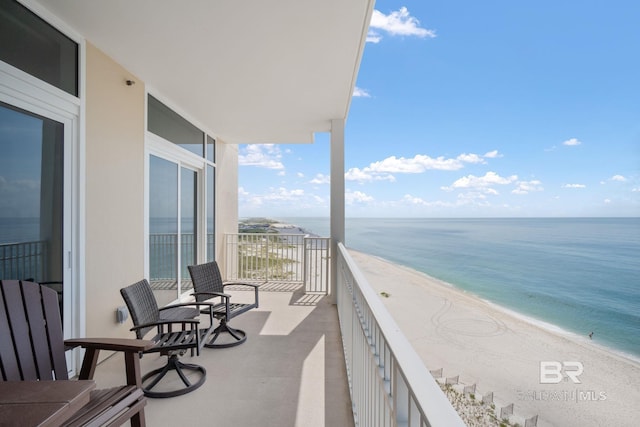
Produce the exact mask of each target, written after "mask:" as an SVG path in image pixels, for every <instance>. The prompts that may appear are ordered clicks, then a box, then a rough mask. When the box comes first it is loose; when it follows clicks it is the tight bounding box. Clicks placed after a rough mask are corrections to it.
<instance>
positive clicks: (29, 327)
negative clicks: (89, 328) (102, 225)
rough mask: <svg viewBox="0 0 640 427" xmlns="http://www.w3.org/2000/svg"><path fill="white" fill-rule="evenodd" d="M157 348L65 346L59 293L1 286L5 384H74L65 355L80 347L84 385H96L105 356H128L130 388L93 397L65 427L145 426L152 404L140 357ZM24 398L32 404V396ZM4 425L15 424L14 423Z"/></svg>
mask: <svg viewBox="0 0 640 427" xmlns="http://www.w3.org/2000/svg"><path fill="white" fill-rule="evenodd" d="M152 345H153V344H152V343H151V342H150V341H143V340H137V339H114V338H100V339H72V340H66V341H65V340H63V335H62V323H61V318H60V310H59V305H58V295H57V293H56V291H54V290H52V289H50V288H48V287H45V286H41V285H39V284H37V283H34V282H28V281H18V280H1V281H0V367H1V368H2V369H1V372H2V381H42V383H35V386H36V387H37V386H38V385H40V384H41V385H42V387H45V388H46V387H47V384H46V382H48V381H53V380H56V381H69V376H68V371H67V363H66V359H65V354H64V353H65V350H67V349H72V348H75V347H82V348H84V349H85V356H84V359H83V363H82V368H81V370H80V373H79V379H80V380H87V379H93V374H94V372H95V368H96V363H97V361H98V354H99V352H100V350H107V351H119V352H123V353H124V359H125V370H126V382H127V384H126V385H123V386H120V387H115V388H111V389H107V390H94V391H92V392H91V395H90V400H89V403H88V404H86V405H85V406H82V407H81V408H79V409H78V410H77V411H75V412H73V415H71V418H69V419H68V420H67V421H65V425H82V426H84V425H104V424H107V423H109V422H110V423H113V424H109V425H121V424H123V423H125V422H126V421H127V420H129V419H130V420H131V425H132V426H135V427H139V426H144V425H145V417H144V406H145V405H146V403H147V401H146V398H145V396H144V394H143V392H142V390H141V379H140V360H139V353H140V352H142V351H145V350H147V349H148V348H150V347H151V346H152ZM21 398H24V399H25V400H26V401H27V402H28V401H29V397H28V396H22V397H21ZM29 411H37V410H36V409H35V408H30V409H29ZM29 416H34V417H36V416H35V415H34V414H29ZM25 417H26V416H25ZM4 421H5V422H9V423H10V424H11V421H10V420H4ZM23 421H24V420H23ZM25 422H26V421H25ZM92 423H96V424H92ZM0 424H3V425H4V423H0Z"/></svg>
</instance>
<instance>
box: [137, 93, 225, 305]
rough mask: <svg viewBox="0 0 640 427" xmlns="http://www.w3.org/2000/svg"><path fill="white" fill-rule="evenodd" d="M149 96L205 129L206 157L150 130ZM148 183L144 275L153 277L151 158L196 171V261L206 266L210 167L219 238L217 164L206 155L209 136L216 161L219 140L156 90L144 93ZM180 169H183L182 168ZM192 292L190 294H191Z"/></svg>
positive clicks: (183, 295) (146, 189)
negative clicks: (150, 220)
mask: <svg viewBox="0 0 640 427" xmlns="http://www.w3.org/2000/svg"><path fill="white" fill-rule="evenodd" d="M149 95H151V96H153V97H154V98H155V99H156V100H158V101H160V102H161V103H163V104H164V105H165V106H166V107H168V108H170V109H171V110H173V111H174V112H175V113H176V114H178V115H179V116H181V117H182V118H183V119H185V120H187V121H188V122H190V123H191V124H192V125H193V126H195V127H197V128H198V129H200V130H202V132H203V141H202V143H203V156H199V155H197V154H195V153H193V152H191V151H189V150H187V149H185V148H182V147H181V146H180V145H178V144H176V143H174V142H172V141H169V140H166V139H165V138H163V137H162V136H159V135H157V134H155V133H153V132H151V131H150V130H149V129H148V123H149V118H148V114H149V109H148V100H149ZM144 126H145V155H144V158H145V165H144V170H145V181H144V197H145V206H144V234H145V238H144V245H145V247H144V263H145V265H144V271H145V276H146V277H147V278H149V277H150V258H149V257H150V253H149V252H150V251H149V239H150V238H149V225H150V224H149V213H150V212H149V211H150V207H149V196H150V192H149V184H150V156H156V157H160V158H162V159H164V160H167V161H169V162H172V163H176V164H177V165H178V167H179V168H182V167H184V168H187V169H190V170H193V171H195V172H196V173H197V179H196V180H197V216H198V222H197V235H196V240H197V248H196V252H197V254H196V256H197V259H196V262H197V263H198V264H200V263H204V262H206V261H207V257H208V253H207V252H208V251H207V231H208V230H207V217H206V215H207V195H208V180H207V174H208V166H211V167H213V175H214V180H213V182H214V188H213V209H214V224H213V227H214V230H213V233H214V236H215V235H216V230H217V224H216V218H217V215H216V211H217V207H216V176H215V175H216V163H215V162H212V161H209V160H207V159H206V155H207V150H206V148H207V145H206V144H207V137H210V138H213V140H214V146H213V150H214V158H215V141H216V137H215V135H213V134H212V133H210V132H207V130H206V129H204V128H203V127H202V126H200V125H199V124H198V123H197V122H196V121H194V120H192V119H191V118H190V117H189V116H188V115H186V114H184V113H183V112H181V111H180V110H179V109H177V108H174V106H173V105H171V104H170V103H167V102H166V100H165V99H163V98H162V96H160V95H158V92H157V91H153V89H150V88H147V90H146V92H145V123H144ZM179 170H180V169H179ZM215 250H216V248H215V237H214V245H213V259H215ZM188 293H189V292H187V294H188ZM185 296H186V294H185V293H183V294H181V295H178V299H180V298H183V297H185Z"/></svg>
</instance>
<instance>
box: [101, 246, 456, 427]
mask: <svg viewBox="0 0 640 427" xmlns="http://www.w3.org/2000/svg"><path fill="white" fill-rule="evenodd" d="M238 238H239V239H242V236H233V237H232V238H231V239H230V240H229V241H231V242H237V240H235V239H238ZM257 240H260V241H262V242H266V241H265V240H261V239H257ZM267 240H271V243H274V241H275V240H277V239H267ZM288 243H291V242H288ZM324 243H325V244H323V245H319V246H324V248H325V250H327V251H328V248H329V245H327V244H326V243H327V242H324ZM252 244H253V243H252ZM287 246H288V248H289V249H292V247H291V245H290V244H287ZM229 247H230V248H233V250H232V253H233V254H237V253H238V252H237V249H238V245H236V244H235V243H234V244H231V245H230V246H229ZM311 247H315V243H314V244H313V245H311ZM256 249H257V248H255V247H253V249H251V250H252V251H253V250H256ZM258 252H259V253H265V252H264V251H263V250H262V249H260V250H259V251H258ZM267 252H268V251H267ZM276 252H277V251H276ZM325 254H326V255H323V256H321V258H324V259H325V260H327V259H328V252H326V253H325ZM336 255H337V261H338V262H337V266H338V286H337V288H338V294H337V301H338V303H337V305H335V304H333V303H332V302H331V300H330V296H327V295H325V294H324V293H310V292H307V291H306V290H305V283H304V281H294V280H283V278H282V277H281V278H280V280H272V279H270V278H269V277H266V279H267V280H265V278H264V277H260V278H259V280H261V281H263V283H262V285H261V288H260V289H261V296H260V308H259V309H257V310H253V311H251V312H249V313H246V314H244V315H243V316H240V317H238V318H235V319H233V324H234V326H235V327H238V328H241V329H244V330H245V331H246V332H247V333H248V336H249V338H248V340H247V342H246V343H245V344H243V345H240V346H238V347H233V348H228V349H204V350H203V353H202V354H201V355H200V357H197V358H194V359H193V362H194V363H198V364H201V365H203V366H204V367H205V368H206V369H207V374H208V375H207V381H206V383H205V384H204V385H203V386H202V387H201V388H200V389H198V390H196V391H194V392H193V393H190V394H187V395H184V396H179V397H176V398H172V399H171V400H169V401H167V400H163V399H150V400H149V403H148V406H147V411H146V413H147V420H148V424H149V425H152V426H153V425H184V424H187V423H190V422H202V420H203V419H207V418H210V419H211V420H215V423H216V424H220V425H236V426H254V425H255V426H265V425H266V426H353V425H360V426H417V427H423V426H447V427H449V426H462V425H464V424H463V423H462V421H461V420H460V418H459V416H458V415H457V414H456V412H455V410H454V409H453V408H452V407H451V405H450V404H449V401H448V400H447V398H446V397H445V396H444V394H443V393H442V392H441V390H440V388H439V387H438V385H437V384H436V382H435V380H434V379H433V378H432V377H431V375H430V374H429V372H428V370H427V368H426V367H425V366H424V364H423V363H422V361H421V360H420V358H419V357H418V356H417V354H416V353H415V351H414V350H413V348H412V347H411V345H410V344H409V342H408V341H407V339H406V338H405V337H404V335H403V334H402V332H401V331H400V330H399V328H398V327H397V325H396V324H395V322H394V320H393V319H392V318H391V316H390V315H389V313H388V312H387V310H386V309H385V308H384V306H383V305H382V303H381V301H379V298H378V296H377V295H376V294H375V292H374V291H373V290H372V289H371V287H370V286H369V284H368V282H367V280H366V278H365V277H364V276H363V275H362V273H361V272H360V271H359V269H358V267H357V265H356V264H355V263H354V261H353V260H352V258H351V256H350V255H349V253H348V251H347V250H346V249H345V248H344V246H342V245H341V244H339V245H338V246H337V254H336ZM288 256H291V253H288ZM239 259H242V257H240V258H239ZM302 259H306V257H304V256H303V257H302ZM246 261H247V259H245V260H244V262H246ZM267 264H268V263H267ZM237 265H239V266H241V265H243V264H242V261H240V262H239V263H238V264H237ZM263 265H264V264H263ZM294 270H295V269H294ZM240 271H246V270H242V269H238V271H237V272H240ZM300 271H305V268H302V269H301V270H300ZM237 272H236V273H237ZM291 277H296V276H295V275H293V276H291ZM291 277H290V278H291ZM236 278H239V277H236ZM231 293H232V294H233V295H234V298H235V299H238V300H242V299H243V298H250V297H251V294H250V293H249V292H246V291H242V290H240V288H238V289H235V290H234V289H232V290H231ZM190 359H191V358H190V357H189V356H188V355H185V356H184V360H185V361H189V360H190ZM162 363H163V359H162V358H160V357H156V356H155V355H146V356H144V357H143V359H142V369H143V372H146V371H148V370H151V369H154V368H156V367H158V366H160V365H161V364H162ZM103 365H104V366H103V367H101V368H100V369H99V370H98V371H99V372H98V377H97V380H98V381H100V382H101V384H117V383H118V382H121V378H119V376H121V375H122V373H121V369H120V368H119V366H120V365H121V361H120V359H119V358H115V357H112V358H110V359H109V360H108V361H106V362H105V363H104V364H103Z"/></svg>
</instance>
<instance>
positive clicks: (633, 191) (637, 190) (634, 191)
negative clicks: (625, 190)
mask: <svg viewBox="0 0 640 427" xmlns="http://www.w3.org/2000/svg"><path fill="white" fill-rule="evenodd" d="M631 192H632V193H639V192H640V187H635V188H632V189H631Z"/></svg>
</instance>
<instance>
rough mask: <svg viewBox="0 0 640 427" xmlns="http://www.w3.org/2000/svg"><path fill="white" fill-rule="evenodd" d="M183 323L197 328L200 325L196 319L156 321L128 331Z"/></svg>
mask: <svg viewBox="0 0 640 427" xmlns="http://www.w3.org/2000/svg"><path fill="white" fill-rule="evenodd" d="M184 323H190V324H191V326H194V325H196V326H197V325H198V324H199V323H200V321H199V320H198V319H180V320H158V321H157V322H151V323H145V324H142V325H137V326H134V327H133V328H131V329H129V330H130V331H135V330H137V329H142V328H149V327H153V326H162V325H175V324H184Z"/></svg>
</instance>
